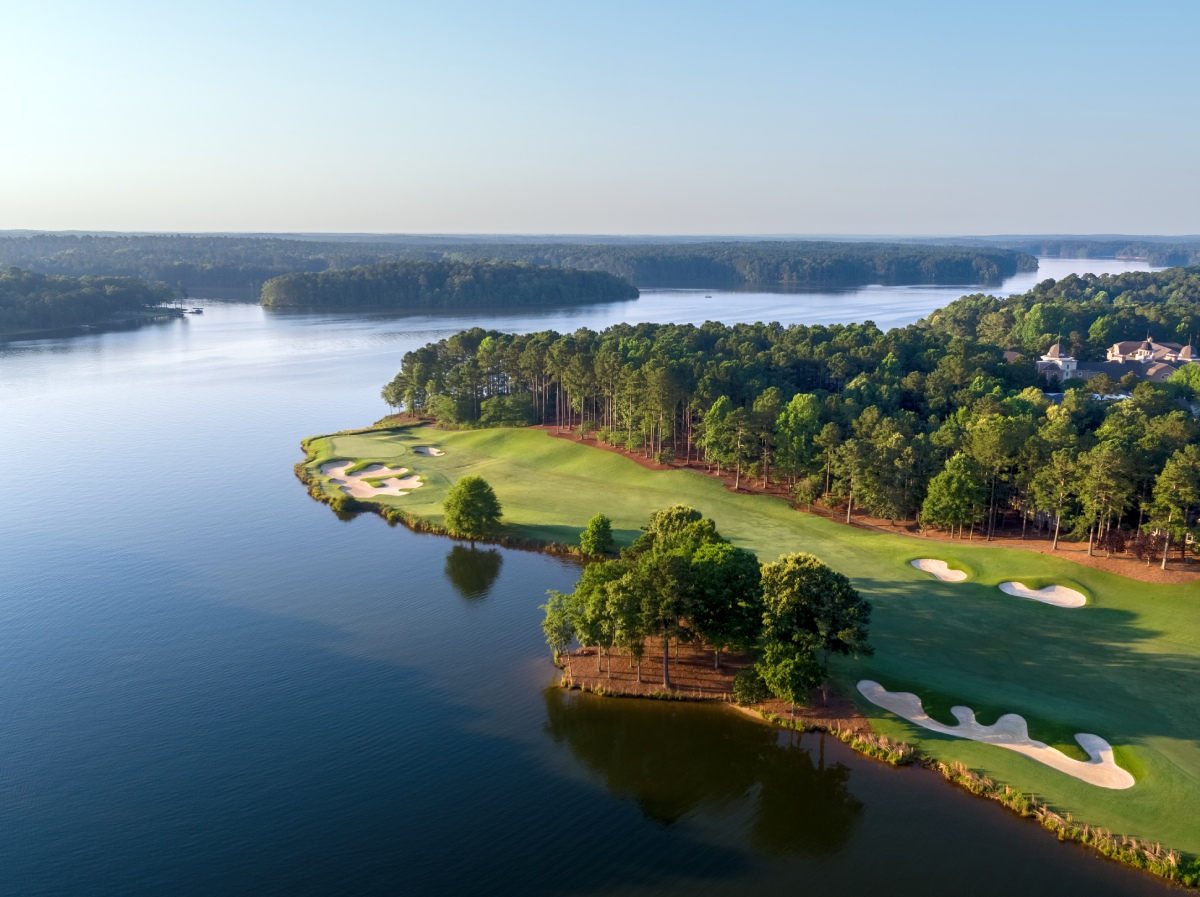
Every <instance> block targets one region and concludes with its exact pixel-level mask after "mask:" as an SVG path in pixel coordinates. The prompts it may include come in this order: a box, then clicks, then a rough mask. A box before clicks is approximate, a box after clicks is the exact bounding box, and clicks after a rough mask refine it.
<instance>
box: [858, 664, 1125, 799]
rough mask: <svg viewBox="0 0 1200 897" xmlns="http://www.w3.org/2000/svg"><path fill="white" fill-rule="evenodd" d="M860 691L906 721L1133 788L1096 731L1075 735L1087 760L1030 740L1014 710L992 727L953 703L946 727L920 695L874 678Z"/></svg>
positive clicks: (1105, 784) (1096, 781)
mask: <svg viewBox="0 0 1200 897" xmlns="http://www.w3.org/2000/svg"><path fill="white" fill-rule="evenodd" d="M858 690H859V691H860V692H862V694H863V697H865V698H866V699H867V700H868V701H870V702H871V703H872V704H875V705H876V706H878V707H882V708H883V709H884V710H890V711H891V712H892V713H894V714H896V715H897V716H902V717H904V719H906V720H908V721H909V722H910V723H916V724H917V725H918V726H921V727H922V728H924V729H929V730H930V731H931V732H940V733H941V734H943V735H953V736H955V737H956V738H969V739H970V740H971V741H981V742H983V743H984V744H994V745H996V746H997V747H1002V748H1008V749H1009V750H1010V751H1016V752H1017V753H1018V754H1024V755H1025V756H1026V757H1029V758H1031V759H1033V760H1036V761H1037V762H1038V763H1044V764H1046V765H1047V766H1049V767H1052V768H1053V769H1057V770H1058V771H1059V772H1065V773H1066V774H1067V775H1069V776H1074V777H1075V778H1077V779H1079V780H1080V781H1083V782H1087V783H1088V784H1089V785H1095V786H1097V787H1099V788H1112V789H1114V790H1122V789H1124V788H1132V787H1133V785H1134V779H1133V776H1131V775H1130V774H1129V773H1127V772H1126V771H1125V770H1123V769H1121V767H1119V766H1117V761H1116V759H1115V758H1114V757H1113V750H1112V745H1110V744H1109V743H1108V742H1107V741H1105V740H1104V739H1103V738H1101V737H1100V736H1099V735H1088V734H1086V733H1083V732H1080V733H1079V734H1077V735H1076V736H1075V740H1076V741H1078V742H1079V746H1080V747H1081V748H1083V749H1084V750H1085V751H1087V755H1088V756H1089V757H1091V759H1090V760H1086V761H1084V760H1072V759H1071V758H1070V757H1068V756H1067V755H1066V754H1064V753H1063V752H1062V751H1060V750H1057V749H1056V748H1052V747H1050V745H1048V744H1043V743H1042V742H1040V741H1034V740H1033V739H1032V738H1030V737H1029V726H1028V725H1026V723H1025V718H1024V717H1022V716H1018V715H1017V714H1015V713H1006V714H1004V716H1002V717H1000V719H998V720H996V724H995V725H994V726H981V725H980V724H979V723H977V722H976V721H975V712H974V711H973V710H971V708H970V707H951V708H950V712H951V713H953V714H954V718H955V719H957V720H958V725H957V726H947V725H944V724H942V723H939V722H938V721H937V720H935V719H931V718H930V716H929V715H928V714H927V713H926V712H925V708H924V707H922V706H921V699H920V698H918V697H917V696H916V695H914V694H910V693H909V692H906V691H898V692H890V691H888V690H887V689H886V688H884V687H883V686H882V685H880V684H879V683H878V682H872V681H871V680H870V679H864V680H862V681H861V682H859V683H858Z"/></svg>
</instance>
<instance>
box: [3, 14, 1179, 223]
mask: <svg viewBox="0 0 1200 897" xmlns="http://www.w3.org/2000/svg"><path fill="white" fill-rule="evenodd" d="M0 21H3V22H4V24H5V25H6V36H7V37H8V38H9V40H8V42H7V43H8V49H7V51H6V53H5V54H4V56H3V57H0V77H3V78H4V81H5V83H8V84H10V85H12V88H11V89H10V90H9V92H8V96H7V99H8V100H9V105H8V107H7V110H6V111H7V112H8V115H7V118H6V120H7V122H8V123H9V127H8V129H7V130H8V133H7V135H6V138H7V139H5V140H4V141H0V228H5V229H23V230H33V231H37V232H44V231H59V230H82V231H120V232H137V231H140V232H155V233H183V232H189V233H319V234H332V233H347V234H365V233H371V234H402V233H403V234H426V235H429V234H447V235H451V234H455V235H458V234H475V235H478V234H493V235H498V234H523V235H524V234H578V235H600V234H613V235H616V234H640V235H648V236H658V235H679V236H684V235H688V236H690V235H707V234H723V235H775V236H778V235H791V236H797V235H805V236H809V235H814V236H815V235H834V234H837V235H880V234H888V235H892V236H896V237H904V238H912V237H914V236H920V235H925V236H930V235H934V234H938V235H964V236H965V235H977V234H1036V235H1049V234H1090V233H1109V234H1111V233H1121V234H1196V233H1197V232H1200V172H1198V171H1197V169H1196V166H1195V164H1194V159H1193V156H1194V150H1193V149H1192V147H1193V146H1194V145H1195V142H1196V138H1197V136H1200V124H1198V123H1197V121H1196V119H1195V117H1194V116H1189V115H1187V114H1186V110H1187V109H1188V108H1191V105H1192V101H1193V96H1192V94H1193V93H1194V87H1195V82H1196V78H1195V74H1194V72H1193V70H1192V66H1191V59H1192V57H1193V55H1194V54H1193V52H1192V47H1191V38H1190V37H1189V35H1193V34H1195V33H1197V30H1198V27H1197V26H1200V6H1197V5H1196V4H1188V3H1183V2H1161V0H1160V2H1151V3H1149V4H1144V5H1143V6H1142V7H1139V8H1138V11H1137V13H1136V14H1131V12H1130V10H1129V8H1128V7H1127V6H1124V5H1122V6H1118V5H1117V4H1115V3H1104V2H1100V3H1088V4H1084V3H1075V2H1064V3H1057V4H1054V5H1053V7H1052V8H1048V7H1045V6H1044V5H1041V4H1035V3H1030V2H1017V3H1010V4H1005V5H1004V6H1003V7H996V8H979V7H969V8H967V7H961V6H959V5H953V4H946V3H942V2H930V0H924V2H919V3H917V4H910V5H906V6H903V7H899V6H896V5H894V4H886V3H880V2H859V3H854V4H841V5H838V6H836V7H830V6H828V5H818V4H785V3H768V2H757V3H751V4H743V5H740V6H739V7H738V8H737V9H736V11H734V10H731V9H729V8H727V7H725V6H723V5H720V4H713V3H690V4H681V3H666V4H656V5H654V6H652V7H649V6H645V5H641V4H630V3H613V4H605V5H604V6H603V7H600V6H588V5H570V6H563V5H561V4H548V3H514V4H506V5H504V6H503V7H495V6H492V5H489V4H479V3H463V2H459V3H454V2H450V3H444V4H437V5H436V6H430V5H427V4H415V3H396V4H385V3H371V2H367V3H360V4H357V5H355V6H353V7H350V8H345V9H339V10H338V11H337V13H336V15H334V14H332V13H331V12H330V11H329V9H328V8H327V7H325V6H322V5H317V4H313V3H296V4H288V5H284V4H278V3H272V2H262V0H257V2H250V3H244V4H233V3H227V2H216V3H213V4H206V5H205V6H204V7H156V6H148V5H145V4H140V3H132V2H115V3H112V4H105V5H104V6H103V7H97V6H95V5H92V4H84V3H78V2H48V3H44V4H37V5H25V6H10V8H9V9H7V10H6V11H5V13H4V14H3V17H2V19H0ZM1165 123H1169V132H1167V133H1166V136H1164V129H1163V125H1164V124H1165Z"/></svg>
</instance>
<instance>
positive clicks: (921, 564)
mask: <svg viewBox="0 0 1200 897" xmlns="http://www.w3.org/2000/svg"><path fill="white" fill-rule="evenodd" d="M910 563H911V564H912V565H913V566H914V567H916V568H917V569H918V570H924V571H925V572H926V573H929V574H932V575H933V576H936V577H937V578H938V579H940V580H941V581H942V582H962V581H963V580H964V579H966V578H967V574H966V573H964V572H963V571H962V570H951V569H950V567H949V566H948V565H947V564H946V562H945V561H938V560H934V559H933V558H917V559H916V560H915V561H910Z"/></svg>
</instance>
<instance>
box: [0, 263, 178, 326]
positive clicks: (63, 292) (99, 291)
mask: <svg viewBox="0 0 1200 897" xmlns="http://www.w3.org/2000/svg"><path fill="white" fill-rule="evenodd" d="M170 301H171V290H170V289H169V288H168V287H167V286H166V285H165V284H161V283H146V282H145V281H142V280H138V279H137V278H133V277H66V276H63V275H54V274H50V275H47V274H35V273H34V272H32V271H23V270H21V269H20V268H9V269H8V270H6V271H2V272H0V333H6V332H8V333H11V332H15V331H21V330H49V329H53V328H57V327H77V326H79V325H80V324H99V323H103V322H105V321H111V320H114V319H116V318H120V317H122V316H126V315H129V314H134V313H136V312H138V311H141V310H142V309H146V308H153V307H155V306H158V305H162V304H163V303H166V302H170Z"/></svg>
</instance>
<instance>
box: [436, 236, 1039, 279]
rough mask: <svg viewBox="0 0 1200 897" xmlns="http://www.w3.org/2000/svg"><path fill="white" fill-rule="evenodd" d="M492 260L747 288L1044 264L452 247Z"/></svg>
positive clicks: (776, 250) (799, 252)
mask: <svg viewBox="0 0 1200 897" xmlns="http://www.w3.org/2000/svg"><path fill="white" fill-rule="evenodd" d="M447 251H450V252H453V253H454V254H457V255H459V256H461V257H464V258H469V257H472V256H474V257H481V256H486V257H489V258H496V259H504V260H509V261H527V262H531V263H533V264H539V265H554V266H561V267H569V268H580V269H584V270H598V271H608V272H609V273H611V274H616V275H618V276H620V277H624V278H626V279H627V280H630V281H632V282H633V283H635V284H637V285H638V286H645V287H651V286H657V287H671V286H681V287H682V286H694V287H707V286H712V287H715V286H740V285H743V284H783V285H790V286H800V285H814V284H843V285H864V284H872V283H879V284H939V283H940V284H968V283H980V284H994V283H999V282H1000V281H1001V280H1003V279H1004V278H1005V277H1011V276H1012V275H1013V274H1016V273H1017V271H1031V270H1035V269H1036V267H1037V261H1036V259H1034V258H1032V257H1031V256H1025V255H1022V254H1020V253H1016V252H1013V251H1011V250H1003V249H962V248H959V247H954V246H944V247H932V246H915V245H914V246H902V245H897V244H888V243H818V242H789V241H774V242H765V241H764V242H723V243H717V242H713V243H680V244H666V245H663V244H642V245H636V244H635V245H629V244H619V245H612V244H610V245H571V244H559V243H547V244H541V245H528V244H499V243H498V244H482V245H479V246H472V247H458V248H448V249H447Z"/></svg>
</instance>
